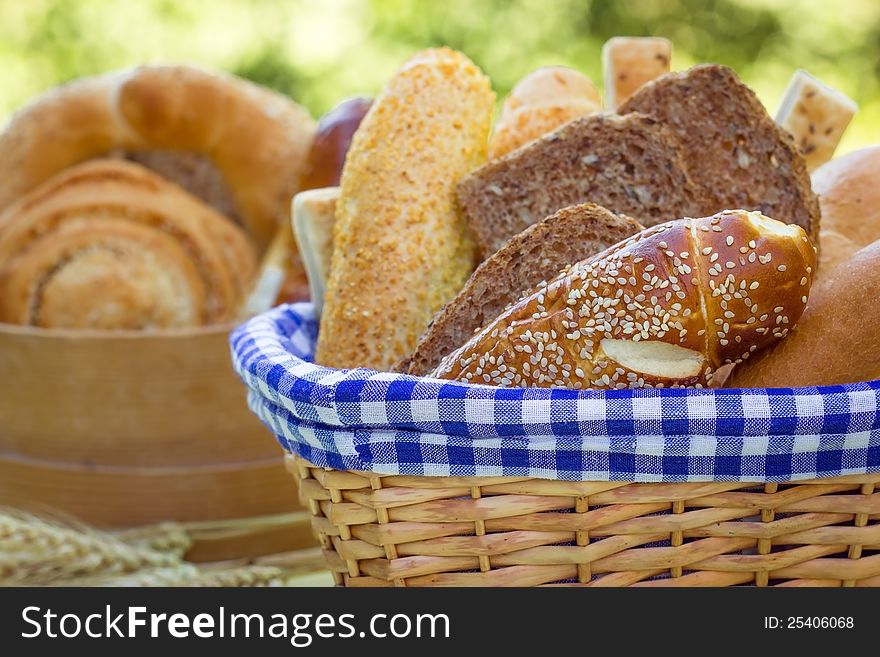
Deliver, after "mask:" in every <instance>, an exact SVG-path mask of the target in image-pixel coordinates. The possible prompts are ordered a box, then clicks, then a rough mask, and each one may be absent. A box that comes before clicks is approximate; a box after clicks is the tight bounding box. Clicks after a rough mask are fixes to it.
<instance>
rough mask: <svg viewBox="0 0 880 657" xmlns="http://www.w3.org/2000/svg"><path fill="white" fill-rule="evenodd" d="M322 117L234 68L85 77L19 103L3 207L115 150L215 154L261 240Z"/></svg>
mask: <svg viewBox="0 0 880 657" xmlns="http://www.w3.org/2000/svg"><path fill="white" fill-rule="evenodd" d="M313 131H314V123H313V121H312V119H311V118H310V117H309V115H308V113H307V112H306V111H305V110H304V109H302V108H301V107H300V106H298V105H297V104H296V103H294V102H293V101H291V100H290V99H288V98H286V97H285V96H282V95H281V94H277V93H274V92H272V91H269V90H268V89H264V88H262V87H259V86H257V85H255V84H252V83H250V82H247V81H245V80H242V79H239V78H235V77H233V76H231V75H223V74H219V73H210V72H207V71H203V70H200V69H197V68H193V67H188V66H143V67H139V68H135V69H131V70H126V71H119V72H116V73H109V74H107V75H102V76H98V77H94V78H83V79H80V80H77V81H75V82H72V83H69V84H67V85H64V86H62V87H58V88H56V89H54V90H52V91H50V92H48V93H46V94H44V95H43V96H41V97H39V98H37V99H36V100H34V101H33V102H32V103H30V104H29V105H27V106H26V107H24V108H23V109H22V110H20V111H19V112H18V113H17V114H16V115H15V116H14V117H13V118H12V120H11V121H10V123H9V124H8V125H7V126H6V129H5V130H4V131H3V133H2V134H0V153H3V158H2V159H0V210H2V209H3V208H5V207H6V206H7V205H9V204H10V203H11V202H12V201H13V200H15V199H16V198H17V197H19V196H21V195H22V194H24V193H26V192H28V191H30V190H32V189H34V188H35V187H36V186H37V185H39V184H41V183H42V182H44V181H46V180H48V179H49V178H50V177H51V176H53V175H55V174H56V173H59V172H61V171H63V170H64V169H66V168H68V167H71V166H73V165H75V164H78V163H80V162H83V161H85V160H89V159H92V158H95V157H102V156H106V155H108V154H111V153H113V152H120V151H121V152H127V153H142V152H144V151H157V150H159V151H170V152H175V151H183V152H193V153H198V154H201V155H204V156H206V157H207V158H208V159H209V160H210V162H212V163H213V164H214V165H215V166H216V167H217V169H218V170H219V172H220V174H221V175H222V180H223V181H224V182H225V184H226V185H227V186H228V188H229V192H230V195H231V197H232V200H233V202H234V205H235V214H237V215H238V216H240V217H241V219H242V222H243V224H244V226H245V227H246V228H247V230H248V232H249V233H250V235H251V237H252V238H253V239H254V241H255V242H256V243H257V244H258V246H259V247H260V248H261V249H264V248H265V247H266V246H267V245H268V243H269V241H270V240H271V239H272V237H273V236H274V234H275V230H276V228H277V227H278V226H280V225H281V224H282V222H285V221H288V211H289V203H290V198H291V196H293V194H294V193H295V192H296V191H297V186H298V184H299V181H300V177H301V175H302V174H303V172H304V170H305V165H306V155H307V153H308V149H309V146H310V144H311V140H312V134H313Z"/></svg>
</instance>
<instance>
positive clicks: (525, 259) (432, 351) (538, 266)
mask: <svg viewBox="0 0 880 657" xmlns="http://www.w3.org/2000/svg"><path fill="white" fill-rule="evenodd" d="M641 229H642V227H641V226H640V225H639V224H638V223H637V222H636V221H635V220H633V219H630V218H629V217H624V216H620V215H617V214H614V213H613V212H609V211H608V210H606V209H605V208H603V207H600V206H598V205H594V204H592V203H585V204H582V205H575V206H573V207H568V208H563V209H562V210H560V211H559V212H557V213H556V214H554V215H553V216H551V217H548V218H547V219H545V220H544V221H542V222H540V223H537V224H535V225H533V226H531V227H529V228H527V229H526V230H524V231H523V232H521V233H519V234H518V235H516V236H515V237H513V239H511V240H510V241H509V242H507V244H505V245H504V246H503V247H502V248H501V249H500V250H499V251H497V252H496V253H495V254H494V255H493V256H491V257H490V258H489V259H488V260H486V261H484V262H483V264H481V265H480V266H479V267H478V268H477V270H476V271H475V272H474V273H473V275H472V276H471V277H470V279H469V280H468V282H467V283H466V284H465V286H464V288H463V289H462V290H461V292H459V293H458V295H457V296H456V297H455V298H454V299H453V300H452V301H450V302H449V303H447V304H446V306H444V308H443V309H442V310H441V311H440V312H439V313H438V314H437V315H436V317H435V318H434V321H433V322H432V323H431V325H430V327H429V328H428V330H427V331H426V332H425V334H424V335H423V336H422V338H421V340H419V344H418V346H417V347H416V350H415V352H414V353H413V354H412V356H411V357H410V358H409V359H407V360H406V361H404V362H401V363H399V364H398V365H397V367H396V369H398V371H407V372H409V374H415V375H417V376H423V375H425V374H428V373H429V372H431V371H433V370H434V369H435V368H436V367H437V365H439V364H440V361H441V360H442V359H443V357H444V356H446V355H447V354H449V353H451V352H453V351H454V350H455V349H457V348H458V347H460V346H461V345H463V344H464V343H465V342H467V341H468V340H469V339H470V338H471V337H472V336H473V334H474V331H476V330H478V329H480V328H482V327H483V326H485V325H486V324H488V323H489V322H490V321H492V320H493V319H495V317H497V316H498V315H499V314H501V312H502V311H503V310H504V309H505V308H506V307H507V306H508V305H510V304H511V303H513V302H514V301H516V300H517V299H519V298H520V297H521V296H522V295H523V294H524V293H525V292H526V291H528V290H530V289H532V288H533V287H535V286H536V285H538V284H539V283H540V282H541V281H542V280H550V279H552V278H554V277H555V276H556V275H557V274H558V273H559V272H560V271H561V270H562V269H564V268H565V267H567V266H568V265H570V264H572V263H575V262H580V261H581V260H583V259H585V258H589V257H591V256H593V255H595V254H597V253H599V252H601V251H604V250H605V249H607V248H609V247H611V246H613V245H615V244H617V243H618V242H622V241H623V240H625V239H626V238H628V237H630V236H631V235H635V234H636V233H637V232H639V231H640V230H641Z"/></svg>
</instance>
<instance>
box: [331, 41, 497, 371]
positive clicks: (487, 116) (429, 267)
mask: <svg viewBox="0 0 880 657" xmlns="http://www.w3.org/2000/svg"><path fill="white" fill-rule="evenodd" d="M493 104H494V94H493V93H492V89H491V87H490V85H489V80H488V79H487V78H486V77H485V76H484V75H483V74H482V73H481V72H480V70H479V69H478V68H477V67H476V66H474V64H473V63H472V62H471V61H470V60H469V59H467V58H466V57H465V56H464V55H462V54H460V53H457V52H455V51H452V50H449V49H447V48H441V49H437V50H427V51H424V52H421V53H418V54H417V55H415V56H414V57H413V58H412V59H410V60H409V61H408V62H406V64H404V66H403V68H401V69H400V70H399V71H398V72H397V74H396V75H394V77H392V79H391V80H390V81H389V83H388V84H387V86H386V87H385V89H384V91H383V92H382V94H381V95H380V97H379V98H377V99H376V101H375V102H374V104H373V106H372V107H371V108H370V111H369V113H368V114H367V116H366V118H365V119H364V121H363V123H362V124H361V127H360V128H359V129H358V131H357V132H356V133H355V136H354V141H353V143H352V146H351V150H350V151H349V153H348V158H347V159H346V163H345V168H344V169H343V172H342V182H341V185H340V187H341V190H340V197H339V202H338V204H337V208H336V215H337V216H336V228H335V229H334V238H333V239H334V250H333V260H332V265H331V272H330V278H329V280H328V284H327V295H326V299H325V305H324V313H323V316H322V319H321V331H320V334H319V336H318V346H317V352H316V355H315V360H316V361H317V362H318V363H321V364H322V365H328V366H331V367H358V366H365V367H373V368H376V369H387V368H389V367H391V365H393V364H394V363H395V362H396V361H398V360H399V359H400V358H402V357H403V356H406V355H408V354H409V353H411V352H412V350H413V349H414V348H415V345H416V342H417V341H418V338H419V336H420V335H421V334H422V332H423V331H424V330H425V328H426V327H427V326H428V323H429V322H430V321H431V318H432V317H433V316H434V313H436V312H437V311H438V310H439V309H440V308H441V307H442V306H443V304H444V303H446V302H447V301H448V300H449V299H451V298H452V297H453V296H454V295H455V293H456V292H458V290H459V289H461V286H462V285H463V284H464V282H465V281H466V280H467V278H468V276H469V275H470V273H471V271H473V268H474V260H475V254H474V245H473V242H472V241H471V238H470V235H469V234H468V230H467V226H466V224H465V222H464V219H463V218H461V217H459V216H458V213H457V212H456V206H455V185H456V183H457V182H458V180H459V179H460V178H461V177H462V176H464V175H465V174H466V173H467V172H468V171H470V170H471V169H473V168H475V167H476V166H478V165H479V164H480V163H481V162H482V161H484V160H485V158H486V148H487V143H488V133H489V127H490V124H491V120H492V110H493Z"/></svg>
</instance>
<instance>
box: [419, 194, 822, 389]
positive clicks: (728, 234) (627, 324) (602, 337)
mask: <svg viewBox="0 0 880 657" xmlns="http://www.w3.org/2000/svg"><path fill="white" fill-rule="evenodd" d="M814 267H815V252H814V249H813V247H812V245H811V244H810V242H809V240H808V239H807V236H806V233H805V232H804V231H803V229H802V228H800V227H798V226H786V225H785V224H782V223H780V222H778V221H774V220H772V219H768V218H767V217H765V216H763V215H762V214H760V213H758V212H745V211H742V210H735V211H726V212H722V213H719V214H717V215H715V216H713V217H708V218H705V219H680V220H677V221H672V222H669V223H666V224H661V225H659V226H655V227H653V228H649V229H647V230H645V231H643V232H641V233H639V234H638V235H636V236H635V237H632V238H630V239H628V240H626V241H625V242H623V243H621V244H619V245H617V246H615V247H612V248H610V249H608V250H606V251H604V252H603V253H601V254H599V255H597V256H595V257H594V258H591V259H587V260H584V261H582V262H580V263H577V264H575V265H573V266H571V267H569V268H568V269H567V270H564V271H563V272H562V274H560V276H559V277H558V278H556V279H555V280H553V281H552V282H550V283H549V284H545V285H543V286H540V287H539V288H537V289H535V290H533V291H532V292H531V293H530V294H528V295H527V296H525V297H523V298H522V299H521V300H520V301H518V302H517V303H516V304H514V305H513V306H512V307H511V308H509V309H508V310H506V311H505V312H504V313H502V314H501V315H500V316H499V317H498V318H497V319H496V320H495V321H493V322H491V323H490V324H488V325H487V326H486V327H485V328H484V329H482V330H481V331H480V332H479V333H477V334H476V335H475V336H474V337H473V338H472V339H471V340H470V341H469V342H468V343H467V344H466V345H464V346H463V347H462V348H460V349H458V350H457V351H455V352H454V353H452V354H451V355H449V356H447V357H446V358H445V359H444V360H443V362H442V363H441V364H440V366H439V367H438V368H437V370H436V371H435V372H434V375H435V376H438V377H441V378H448V379H459V380H462V381H468V382H472V383H489V384H494V385H499V386H521V387H531V386H542V387H560V388H574V389H581V388H605V389H619V388H642V387H658V388H661V387H680V386H705V385H707V384H709V383H710V382H711V377H712V373H713V371H714V370H715V369H716V368H718V367H720V366H721V365H723V364H725V363H731V362H740V361H742V360H746V359H748V358H749V357H750V356H751V354H752V353H754V352H755V351H758V350H760V349H763V348H765V347H767V346H768V345H770V344H772V343H774V342H776V341H777V340H779V339H781V338H783V337H785V335H786V334H787V333H788V332H789V330H790V329H791V328H792V327H793V326H794V324H795V323H796V322H797V321H798V319H799V318H800V316H801V313H802V312H803V309H804V306H805V305H806V303H807V296H808V294H809V290H810V281H811V272H812V271H813V269H814Z"/></svg>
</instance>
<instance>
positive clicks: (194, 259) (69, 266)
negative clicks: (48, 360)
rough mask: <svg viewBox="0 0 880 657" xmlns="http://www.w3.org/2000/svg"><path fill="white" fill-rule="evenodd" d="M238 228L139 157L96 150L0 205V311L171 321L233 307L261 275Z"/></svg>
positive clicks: (133, 324)
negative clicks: (110, 156)
mask: <svg viewBox="0 0 880 657" xmlns="http://www.w3.org/2000/svg"><path fill="white" fill-rule="evenodd" d="M255 266H256V254H255V251H254V248H253V246H252V245H251V243H250V241H249V240H248V238H247V236H246V235H245V234H244V233H243V231H242V230H241V229H240V228H239V227H238V226H236V225H235V224H233V223H232V222H231V221H230V220H228V219H227V218H226V217H224V216H222V215H220V214H219V213H217V212H215V211H214V210H213V209H212V208H211V207H209V206H208V205H206V204H204V203H202V202H201V201H200V200H198V199H196V198H194V197H193V196H191V195H189V194H188V193H186V192H184V191H183V190H182V189H180V188H179V187H177V186H176V185H174V184H172V183H169V182H168V181H166V180H164V179H163V178H161V177H159V176H157V175H155V174H153V173H152V172H150V171H149V170H147V169H145V168H143V167H141V166H139V165H136V164H132V163H127V162H121V161H117V160H94V161H92V162H86V163H83V164H80V165H77V166H74V167H71V168H69V169H67V170H66V171H64V172H63V173H61V174H59V175H56V176H53V177H52V178H50V179H49V180H48V181H46V182H45V183H43V184H42V185H40V186H39V187H37V188H36V189H35V190H33V191H32V192H30V193H29V194H26V195H25V196H23V197H21V198H20V199H19V200H18V201H16V202H15V203H13V204H12V205H10V206H9V207H7V208H6V210H4V211H3V212H2V213H0V321H2V322H11V323H17V324H29V325H34V326H41V327H47V328H97V329H142V328H175V327H183V326H194V325H199V324H207V323H215V322H222V321H227V320H230V319H232V318H233V312H234V310H235V309H236V307H237V305H238V303H239V300H240V299H241V297H242V295H243V294H244V293H245V291H246V290H247V289H248V287H249V285H250V283H251V281H252V279H253V275H254V269H255Z"/></svg>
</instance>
